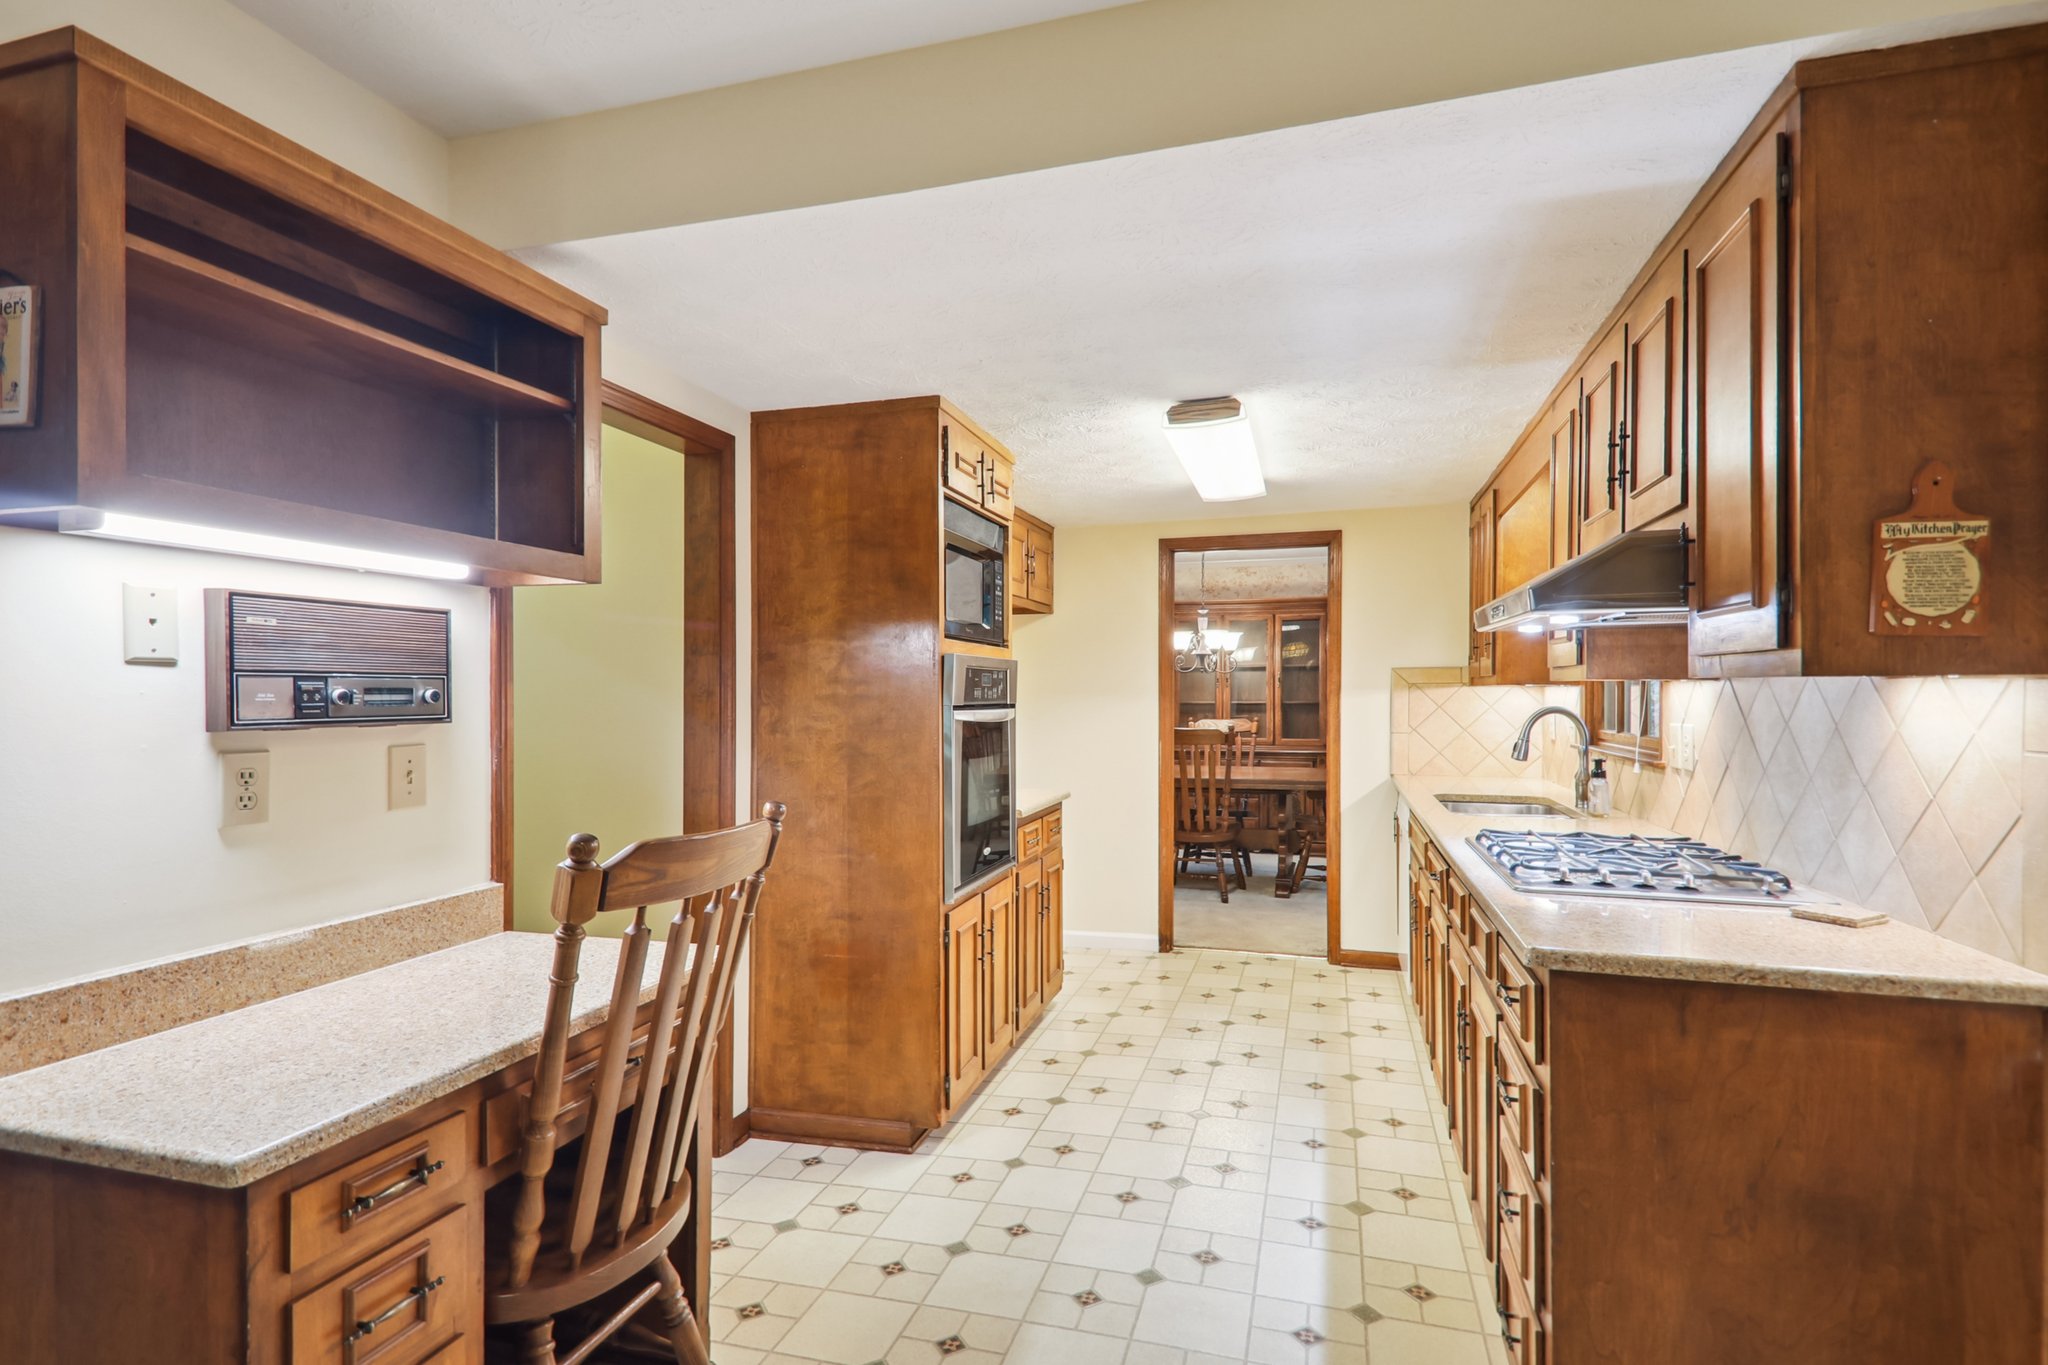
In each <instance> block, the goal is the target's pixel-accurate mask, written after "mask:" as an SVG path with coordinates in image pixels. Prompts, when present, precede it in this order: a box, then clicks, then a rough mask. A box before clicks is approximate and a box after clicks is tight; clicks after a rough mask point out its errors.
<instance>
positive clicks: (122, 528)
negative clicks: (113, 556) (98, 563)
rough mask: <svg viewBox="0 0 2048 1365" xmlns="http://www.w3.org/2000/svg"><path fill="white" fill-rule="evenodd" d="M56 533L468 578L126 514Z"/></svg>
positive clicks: (73, 523)
mask: <svg viewBox="0 0 2048 1365" xmlns="http://www.w3.org/2000/svg"><path fill="white" fill-rule="evenodd" d="M57 529H59V530H61V531H64V532H67V533H68V534H71V535H75V536H97V537H100V538H102V539H105V540H132V541H139V542H142V543H143V544H147V545H169V546H173V547H175V548H177V549H181V550H211V551H214V552H216V553H219V554H229V555H250V556H253V557H255V558H257V559H285V560H291V561H293V562H295V563H299V564H327V565H332V566H333V567H335V568H340V569H365V570H369V571H372V572H375V573H389V574H403V575H405V576H407V577H410V578H446V579H455V580H459V579H465V578H468V577H469V566H468V565H467V564H458V563H456V562H454V561H453V560H446V559H423V558H421V557H419V556H418V555H401V554H392V553H390V552H389V551H386V550H363V549H358V548H356V547H355V546H352V545H329V544H325V543H323V542H321V541H317V540H294V539H292V538H291V537H289V536H268V535H263V534H261V533H259V532H256V531H235V530H230V529H228V528H226V527H221V526H199V525H195V524H194V523H191V522H184V521H163V520H160V519H159V518H156V517H138V516H134V515H131V514H129V513H127V512H90V511H88V512H67V513H65V514H64V516H63V518H62V519H61V520H60V521H59V523H58V528H57Z"/></svg>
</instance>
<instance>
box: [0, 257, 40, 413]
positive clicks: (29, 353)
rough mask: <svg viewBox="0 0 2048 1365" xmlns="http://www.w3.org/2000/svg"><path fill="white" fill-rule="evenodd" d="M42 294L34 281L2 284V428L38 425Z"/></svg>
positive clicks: (0, 358) (0, 352)
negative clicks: (37, 402)
mask: <svg viewBox="0 0 2048 1365" xmlns="http://www.w3.org/2000/svg"><path fill="white" fill-rule="evenodd" d="M40 294H41V291H40V290H38V289H37V288H36V287H35V286H34V285H32V284H6V285H0V427H32V426H34V425H35V424H36V385H37V383H38V381H39V378H40V376H38V375H37V374H36V360H37V355H36V342H37V340H38V332H39V329H40V327H41V322H42V317H41V310H40V309H39V308H38V307H37V304H38V303H40V301H41V300H40V298H39V295H40Z"/></svg>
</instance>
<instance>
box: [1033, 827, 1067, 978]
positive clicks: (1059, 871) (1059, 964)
mask: <svg viewBox="0 0 2048 1365" xmlns="http://www.w3.org/2000/svg"><path fill="white" fill-rule="evenodd" d="M1066 890H1067V860H1066V856H1065V855H1064V853H1063V852H1062V851H1061V849H1060V847H1059V846H1058V845H1054V846H1052V848H1051V851H1050V852H1048V853H1047V854H1046V855H1045V893H1044V894H1045V918H1044V919H1043V920H1042V921H1041V923H1042V924H1043V925H1044V930H1043V933H1044V935H1045V943H1044V946H1043V947H1042V948H1041V949H1040V950H1039V962H1040V963H1041V964H1042V967H1043V971H1044V978H1045V979H1044V996H1045V1001H1046V1003H1047V1004H1051V1003H1052V998H1053V997H1054V996H1056V995H1058V994H1059V993H1060V987H1062V986H1064V985H1065V984H1066V971H1067V946H1066V945H1067V937H1066V934H1067V928H1066V913H1065V905H1064V901H1065V897H1066Z"/></svg>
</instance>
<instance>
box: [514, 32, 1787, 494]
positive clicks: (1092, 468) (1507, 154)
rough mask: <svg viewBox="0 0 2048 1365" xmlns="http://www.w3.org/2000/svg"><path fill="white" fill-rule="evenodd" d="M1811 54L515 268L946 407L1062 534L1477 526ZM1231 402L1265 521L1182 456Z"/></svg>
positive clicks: (854, 382)
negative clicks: (991, 446)
mask: <svg viewBox="0 0 2048 1365" xmlns="http://www.w3.org/2000/svg"><path fill="white" fill-rule="evenodd" d="M1810 46H1812V45H1811V44H1803V43H1802V44H1783V45H1778V46H1775V47H1770V48H1758V49H1751V50H1748V51H1744V52H1737V53H1728V54H1721V55H1716V56H1710V57H1699V58H1693V59H1688V60H1686V61H1681V62H1673V63H1667V64H1664V65H1660V66H1654V67H1644V68H1638V69H1634V70H1627V71H1618V72H1611V73H1606V74H1602V75H1598V76H1590V77H1585V78H1581V79H1577V80H1571V81H1564V82H1559V83H1556V84H1552V85H1544V86H1534V87H1528V88H1524V89H1518V90H1510V91H1505V92H1501V93H1498V94H1490V95H1482V96H1476V97H1473V98H1470V99H1463V100H1457V101H1452V102H1449V103H1444V104H1438V105H1432V106H1426V107H1421V108H1413V109H1402V110H1395V111H1391V112H1387V113H1380V114H1372V115H1367V116H1364V117H1360V118H1354V119H1345V120H1340V121H1337V122H1332V123H1323V124H1315V125H1310V126H1305V127H1299V128H1291V129H1285V130H1282V131H1279V132H1273V133H1264V134H1259V135H1256V136H1252V137H1245V138H1238V139H1233V140H1230V141H1226V142H1216V143H1209V144H1204V145H1198V146H1190V147H1180V148H1174V149H1170V150H1166V151H1159V152H1152V153H1147V154H1145V155H1142V156H1134V157H1126V158H1121V159H1117V160H1112V161H1103V162H1096V163H1092V164H1086V165H1078V166H1066V167H1060V168H1056V169H1053V170H1047V171H1040V172H1034V173H1031V174H1028V175H1018V176H1011V177H1006V178H1002V179H997V180H987V181H980V182H975V183H971V184H963V185H953V186H947V187H943V188H939V189H932V190H922V191H918V192H916V193H913V194H905V195H898V196H893V197H889V198H881V199H870V200H862V201H857V202H850V203H840V204H830V205H825V206H821V207H817V208H807V209H798V210H792V211H789V212H784V213H775V214H767V215H762V216H759V217H754V218H743V219H733V220H727V221H720V222H709V223H700V224H693V225H689V226H684V227H677V228H667V229H661V230H657V231H651V232H644V233H633V234H628V235H624V236H619V237H610V238H601V239H596V240H592V241H585V242H579V243H571V244H564V245H558V246H554V247H548V248H541V249H536V250H533V251H528V252H524V253H521V254H522V255H524V256H525V257H526V258H527V259H529V260H530V261H532V262H533V263H534V264H535V265H537V266H539V267H540V268H541V269H543V270H545V271H547V272H548V273H550V274H552V275H555V276H557V277H558V278H561V279H562V280H564V281H566V282H567V283H569V284H570V285H572V286H573V287H575V288H577V289H580V290H583V291H584V292H586V293H588V294H589V295H591V296H592V297H593V298H596V299H598V300H599V301H601V302H603V303H605V304H606V305H608V306H609V307H610V309H611V318H612V329H611V331H612V334H613V335H616V336H618V337H620V338H622V339H624V340H627V341H630V342H631V343H632V344H633V345H634V346H635V347H636V348H637V349H640V350H643V351H645V352H647V353H648V354H649V355H651V356H654V357H658V358H659V359H660V360H661V361H662V362H663V363H664V364H666V365H667V366H668V367H669V368H671V369H673V370H674V371H675V372H677V373H679V374H683V375H687V376H689V377H690V379H691V380H693V381H694V382H696V383H699V384H702V385H703V386H705V387H707V388H709V389H711V390H712V391H714V392H717V393H720V394H723V395H724V396H726V397H727V398H730V399H732V400H733V401H734V402H736V403H739V404H740V405H742V406H745V407H748V408H752V409H762V408H775V407H785V406H801V405H807V404H814V403H836V402H844V401H852V400H859V399H877V398H890V397H897V396H901V395H905V394H916V393H933V392H943V393H945V394H946V395H947V396H948V397H950V398H952V399H954V400H955V401H957V402H959V403H960V404H961V405H962V406H963V407H964V408H965V410H966V411H967V412H968V413H970V414H972V415H973V416H974V417H975V418H976V420H978V421H980V422H981V423H982V424H983V425H985V426H987V427H988V428H989V429H990V430H991V431H993V432H994V433H995V434H996V435H997V436H998V437H1000V438H1001V439H1002V440H1004V441H1005V442H1006V443H1007V444H1008V445H1010V447H1011V448H1012V449H1013V450H1014V451H1015V452H1016V453H1017V455H1018V458H1019V462H1020V463H1019V468H1018V472H1017V494H1018V499H1019V501H1020V502H1022V503H1023V504H1024V505H1025V506H1026V507H1029V508H1030V509H1031V510H1032V511H1033V512H1035V513H1038V514H1039V515H1041V516H1045V517H1048V518H1049V519H1051V520H1052V521H1053V522H1055V523H1067V524H1075V523H1085V522H1121V521H1137V520H1150V519H1158V518H1169V517H1183V516H1246V515H1256V514H1260V513H1268V512H1275V513H1277V512H1292V511H1312V510H1317V509H1323V508H1329V507H1356V506H1388V505H1402V504H1417V503H1428V502H1440V501H1450V500H1463V499H1464V498H1466V497H1469V496H1470V495H1471V493H1472V491H1473V490H1474V488H1475V487H1476V486H1477V484H1478V481H1479V480H1480V478H1481V477H1483V476H1484V474H1485V472H1486V471H1487V470H1488V469H1489V468H1490V467H1491V466H1492V464H1493V462H1494V461H1495V460H1497V459H1498V458H1499V457H1500V456H1501V455H1502V454H1504V453H1505V452H1506V449H1507V447H1508V445H1509V443H1510V442H1511V441H1512V440H1513V439H1514V437H1515V435H1516V433H1517V432H1518V431H1519V430H1520V429H1521V427H1522V425H1523V423H1524V422H1525V421H1526V420H1527V419H1528V417H1529V416H1530V415H1531V414H1532V413H1533V412H1534V410H1535V407H1536V405H1537V403H1539V402H1540V401H1541V400H1542V398H1543V396H1544V394H1545V393H1546V392H1547V391H1548V389H1549V388H1550V386H1551V385H1552V384H1553V383H1555V381H1556V380H1557V379H1558V378H1559V376H1560V375H1561V374H1562V372H1563V368H1564V366H1565V364H1566V363H1567V362H1568V361H1569V360H1570V358H1571V357H1572V355H1573V354H1574V353H1575V352H1576V351H1577V349H1578V348H1579V346H1580V345H1581V344H1582V343H1584V342H1585V341H1586V340H1587V338H1588V337H1589V335H1590V334H1591V331H1592V328H1593V327H1594V326H1595V325H1596V324H1597V323H1598V322H1599V320H1600V319H1601V317H1602V316H1604V315H1605V313H1606V312H1607V310H1608V309H1609V308H1610V307H1611V306H1612V305H1613V304H1614V303H1615V302H1616V300H1617V298H1618V296H1619V294H1620V291H1621V289H1622V287H1623V286H1624V285H1625V284H1626V283H1627V282H1628V280H1629V278H1630V277H1631V276H1632V275H1633V274H1634V272H1635V270H1636V268H1637V267H1638V266H1639V265H1641V264H1642V262H1643V260H1644V258H1645V256H1646V255H1647V253H1648V251H1649V248H1650V247H1651V246H1653V245H1654V244H1655V243H1656V241H1657V239H1658V238H1659V237H1660V236H1662V235H1663V233H1664V232H1665V230H1666V229H1668V228H1669V227H1670V225H1671V224H1672V222H1673V221H1674V220H1675V219H1676V217H1677V215H1678V212H1679V210H1680V209H1681V208H1682V207H1683V206H1684V204H1685V202H1686V200H1687V199H1688V198H1690V197H1691V195H1692V194H1693V193H1694V191H1695V190H1697V189H1698V187H1699V185H1700V183H1701V182H1702V180H1704V179H1705V177H1706V175H1707V173H1708V172H1709V171H1710V170H1711V169H1712V168H1713V166H1714V164H1715V162H1716V161H1717V160H1718V159H1719V158H1720V156H1721V155H1722V153H1723V152H1725V151H1726V150H1727V149H1728V147H1729V146H1730V144H1731V143H1732V142H1733V141H1734V139H1735V137H1736V135H1737V134H1738V133H1739V132H1740V131H1741V129H1742V127H1743V125H1744V124H1745V123H1746V122H1747V121H1748V119H1749V118H1750V117H1751V116H1752V115H1753V114H1754V113H1755V112H1756V110H1757V108H1758V107H1759V106H1760V105H1761V104H1762V102H1763V100H1764V98H1765V97H1766V96H1767V95H1768V93H1769V92H1770V90H1771V88H1772V87H1773V86H1774V85H1775V84H1776V82H1777V81H1778V80H1779V79H1780V78H1781V77H1782V76H1783V75H1784V74H1785V72H1786V70H1787V69H1788V67H1789V65H1790V63H1791V62H1792V61H1794V60H1795V59H1796V58H1797V57H1798V56H1799V55H1801V53H1802V52H1804V51H1805V50H1807V49H1808V48H1809V47H1810ZM1220 393H1230V394H1237V395H1239V396H1240V397H1242V398H1243V399H1244V400H1245V403H1246V408H1247V411H1248V412H1249V413H1250V416H1251V421H1252V425H1253V429H1254V431H1255V432H1256V434H1257V437H1258V442H1259V448H1260V452H1261V456H1262V460H1263V463H1264V466H1265V472H1266V482H1267V487H1268V490H1269V491H1268V495H1267V496H1266V497H1265V498H1264V499H1260V500H1256V501H1251V502H1236V503H1227V504H1205V503H1202V502H1201V501H1199V500H1198V499H1197V498H1196V497H1195V495H1194V493H1193V490H1192V489H1191V488H1189V486H1188V484H1187V481H1186V478H1185V476H1184V475H1183V474H1182V472H1181V470H1180V467H1179V465H1178V464H1177V463H1176V462H1175V460H1174V458H1173V455H1172V453H1171V451H1170V450H1169V449H1168V447H1167V444H1166V441H1165V439H1164V437H1163V436H1162V435H1161V433H1160V430H1159V427H1160V423H1161V421H1162V420H1163V416H1164V413H1165V410H1166V408H1167V406H1168V405H1169V404H1171V403H1173V402H1174V401H1176V400H1178V399H1183V398H1194V397H1202V396H1206V395H1210V394H1220Z"/></svg>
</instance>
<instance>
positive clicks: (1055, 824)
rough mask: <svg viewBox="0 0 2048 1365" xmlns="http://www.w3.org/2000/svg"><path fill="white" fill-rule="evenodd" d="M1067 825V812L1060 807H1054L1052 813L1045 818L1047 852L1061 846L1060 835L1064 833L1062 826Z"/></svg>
mask: <svg viewBox="0 0 2048 1365" xmlns="http://www.w3.org/2000/svg"><path fill="white" fill-rule="evenodd" d="M1065 824H1066V812H1065V811H1064V810H1062V809H1061V808H1060V807H1058V806H1054V807H1053V808H1052V813H1051V814H1049V815H1047V816H1046V817H1045V847H1046V849H1047V851H1050V850H1052V849H1055V848H1058V847H1059V846H1060V842H1061V840H1060V835H1061V834H1062V832H1063V831H1062V826H1063V825H1065Z"/></svg>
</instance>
